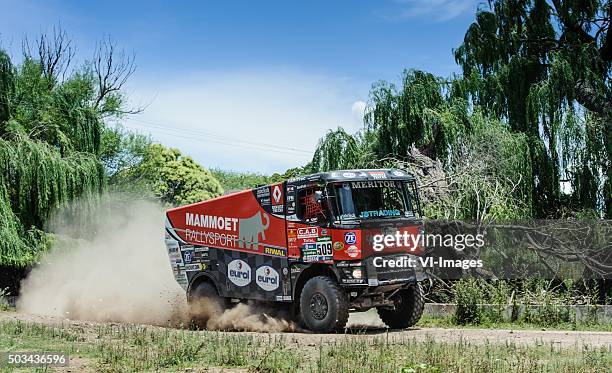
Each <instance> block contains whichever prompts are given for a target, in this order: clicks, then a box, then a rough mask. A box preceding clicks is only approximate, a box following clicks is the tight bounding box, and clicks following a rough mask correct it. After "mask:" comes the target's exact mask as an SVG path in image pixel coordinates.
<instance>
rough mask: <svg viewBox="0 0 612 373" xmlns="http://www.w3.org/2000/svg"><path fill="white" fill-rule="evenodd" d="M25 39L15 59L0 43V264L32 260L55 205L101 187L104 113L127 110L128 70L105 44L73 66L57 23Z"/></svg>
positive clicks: (96, 192) (95, 193)
mask: <svg viewBox="0 0 612 373" xmlns="http://www.w3.org/2000/svg"><path fill="white" fill-rule="evenodd" d="M24 45H25V47H24V58H23V61H22V62H21V63H20V64H19V65H17V66H15V65H13V63H12V61H11V59H10V57H9V56H8V55H7V54H6V53H5V52H4V51H3V50H0V266H21V267H23V266H28V265H30V264H32V263H33V262H34V261H35V260H36V259H37V258H38V257H39V255H40V254H41V253H42V252H44V250H45V249H46V248H47V247H48V245H49V243H50V239H51V238H50V237H51V236H50V235H48V234H47V233H45V231H44V229H45V227H46V225H47V223H48V220H49V218H50V216H51V215H52V213H53V211H54V210H55V209H57V208H58V207H61V206H65V205H66V204H68V203H70V202H71V201H73V200H75V199H79V198H81V197H84V198H81V199H88V198H90V197H93V199H95V198H96V197H97V196H99V195H100V193H101V192H102V191H103V189H104V188H105V185H106V182H107V176H106V173H107V172H106V171H107V170H106V169H105V165H104V163H103V162H102V161H103V160H104V159H106V158H107V157H108V154H107V153H108V152H107V151H106V150H104V149H102V141H101V139H102V134H103V132H104V131H105V125H104V118H108V117H113V116H114V117H118V116H120V115H121V114H123V113H125V112H126V111H124V110H123V109H122V107H123V105H122V102H123V97H122V95H121V86H122V85H123V83H125V80H126V79H127V77H129V76H130V75H131V73H132V72H133V68H132V66H133V65H132V64H131V60H129V59H128V60H127V62H126V60H125V59H122V58H118V56H117V55H114V56H113V53H114V52H113V49H112V48H110V49H109V48H108V46H109V45H108V44H104V45H103V46H101V47H100V49H99V50H98V51H97V52H96V56H97V57H99V58H95V57H96V56H94V59H93V62H92V63H88V64H86V65H84V66H81V67H77V68H74V69H72V70H71V69H70V66H71V61H72V58H73V56H74V53H73V49H72V47H71V42H70V40H69V39H68V38H67V35H66V34H65V33H64V32H62V31H61V30H54V32H53V35H50V36H48V35H44V34H43V35H42V36H41V37H40V39H38V40H37V42H36V46H35V48H33V49H30V47H29V45H28V43H27V42H26V43H24ZM104 46H106V47H104ZM103 57H104V58H103ZM113 57H114V58H113Z"/></svg>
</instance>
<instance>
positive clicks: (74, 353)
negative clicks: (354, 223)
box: [0, 320, 612, 372]
mask: <svg viewBox="0 0 612 373" xmlns="http://www.w3.org/2000/svg"><path fill="white" fill-rule="evenodd" d="M41 350H45V351H55V352H65V353H68V354H70V356H71V357H73V358H74V357H80V358H81V359H86V360H85V361H87V362H88V363H90V365H91V366H89V365H88V368H89V369H90V370H93V371H157V370H162V371H177V370H184V369H186V368H196V367H198V368H203V367H229V368H246V369H249V370H251V371H270V372H276V371H295V370H300V371H312V372H364V371H376V372H399V371H404V372H446V371H453V372H471V371H483V372H484V371H487V372H488V371H491V372H507V371H517V372H524V371H551V372H552V371H555V372H557V371H560V372H576V371H581V372H589V371H590V372H601V371H605V369H608V367H609V366H612V351H610V349H609V348H586V347H585V348H577V347H575V348H570V349H561V348H558V347H556V346H553V345H539V346H531V347H525V346H518V345H515V344H510V343H507V344H501V345H500V344H488V343H485V344H480V345H478V344H474V343H470V342H469V341H460V342H457V343H444V342H438V341H434V340H432V339H429V340H426V341H416V340H414V339H409V338H403V339H400V338H397V337H391V336H390V335H383V336H378V337H371V338H363V337H359V336H346V337H344V336H342V337H340V338H339V339H338V340H337V341H336V342H333V343H331V344H325V343H322V342H319V343H310V344H305V343H300V344H297V343H295V341H293V340H292V337H291V336H288V335H281V336H278V335H275V336H267V337H263V338H262V337H258V336H253V335H249V334H239V333H235V334H227V333H219V332H206V331H203V332H202V331H189V330H176V329H164V328H159V327H149V326H136V325H110V324H105V325H94V326H80V325H66V326H61V325H59V326H49V325H42V324H35V323H30V322H22V321H12V320H10V321H1V322H0V351H41ZM2 364H4V362H3V363H0V370H1V371H10V369H9V367H7V366H6V365H4V366H3V365H2Z"/></svg>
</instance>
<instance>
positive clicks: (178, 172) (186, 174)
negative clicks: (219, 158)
mask: <svg viewBox="0 0 612 373" xmlns="http://www.w3.org/2000/svg"><path fill="white" fill-rule="evenodd" d="M116 185H118V186H120V187H122V188H123V189H127V190H130V189H131V190H133V191H143V190H144V191H150V193H151V197H152V198H156V199H159V200H160V201H161V202H163V203H166V204H169V205H184V204H189V203H194V202H200V201H204V200H207V199H211V198H214V197H217V196H219V195H221V194H222V193H223V188H222V187H221V184H219V181H217V179H216V178H215V177H214V176H213V174H212V173H211V172H210V171H208V170H207V169H205V168H204V167H202V166H200V165H199V164H197V163H196V162H195V161H194V160H193V159H192V158H191V157H188V156H184V155H181V152H180V151H179V150H178V149H173V148H166V147H164V146H163V145H160V144H152V145H149V146H148V148H147V150H146V152H145V153H144V155H143V159H142V162H140V163H139V164H138V165H136V166H134V167H130V168H128V169H126V170H125V171H124V172H122V173H120V174H119V175H117V183H116Z"/></svg>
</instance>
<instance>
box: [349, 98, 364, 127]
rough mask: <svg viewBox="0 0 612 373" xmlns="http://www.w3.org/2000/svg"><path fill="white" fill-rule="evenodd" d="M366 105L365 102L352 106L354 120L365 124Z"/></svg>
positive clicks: (355, 103)
mask: <svg viewBox="0 0 612 373" xmlns="http://www.w3.org/2000/svg"><path fill="white" fill-rule="evenodd" d="M365 108H366V103H365V102H363V101H355V102H353V105H352V106H351V112H352V113H353V118H354V119H355V120H356V121H358V122H359V123H362V122H363V113H364V112H365Z"/></svg>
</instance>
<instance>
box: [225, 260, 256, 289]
mask: <svg viewBox="0 0 612 373" xmlns="http://www.w3.org/2000/svg"><path fill="white" fill-rule="evenodd" d="M227 277H228V278H229V279H230V281H231V282H233V283H234V284H235V285H236V286H246V285H248V284H249V283H250V282H251V267H250V266H249V265H248V264H247V263H246V262H245V261H243V260H240V259H236V260H232V261H231V262H230V263H229V264H228V265H227Z"/></svg>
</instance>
